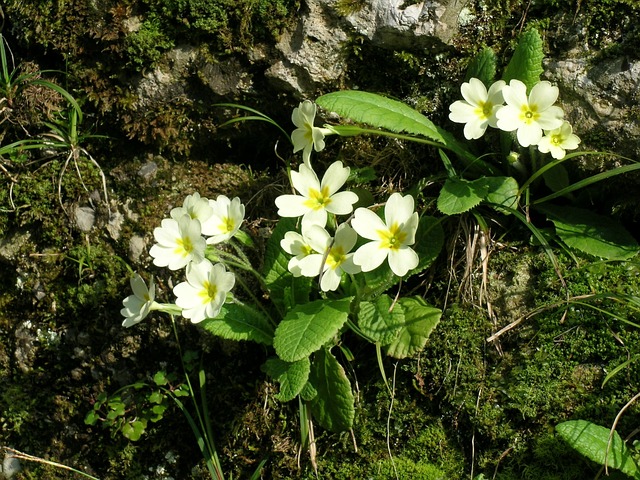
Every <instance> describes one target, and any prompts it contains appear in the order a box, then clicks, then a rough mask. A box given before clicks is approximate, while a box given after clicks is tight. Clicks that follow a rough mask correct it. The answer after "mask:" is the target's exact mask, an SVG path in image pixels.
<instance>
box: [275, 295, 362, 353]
mask: <svg viewBox="0 0 640 480" xmlns="http://www.w3.org/2000/svg"><path fill="white" fill-rule="evenodd" d="M351 300H352V297H347V298H343V299H341V300H316V301H314V302H310V303H306V304H302V305H298V306H297V307H295V308H293V309H292V310H290V311H289V312H288V313H287V315H286V316H285V317H284V318H283V319H282V321H281V322H280V324H279V325H278V327H277V328H276V332H275V337H274V339H273V346H274V348H275V349H276V354H277V355H278V357H280V358H281V359H282V360H284V361H285V362H297V361H298V360H301V359H303V358H305V357H308V356H309V355H311V354H312V353H313V352H316V351H318V350H319V349H320V347H322V345H324V344H325V343H326V342H328V341H329V340H330V339H331V338H333V337H334V336H335V335H336V334H337V333H338V331H339V330H340V329H341V328H342V326H343V325H344V323H345V322H346V321H347V317H348V316H349V310H350V304H351Z"/></svg>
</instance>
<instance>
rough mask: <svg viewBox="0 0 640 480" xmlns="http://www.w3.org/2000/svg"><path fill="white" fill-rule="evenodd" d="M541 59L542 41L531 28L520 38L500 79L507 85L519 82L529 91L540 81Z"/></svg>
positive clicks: (542, 56)
mask: <svg viewBox="0 0 640 480" xmlns="http://www.w3.org/2000/svg"><path fill="white" fill-rule="evenodd" d="M543 58H544V52H543V51H542V39H541V38H540V34H539V33H538V31H537V30H536V29H535V28H532V29H531V30H528V31H526V32H525V33H523V34H522V36H521V37H520V40H519V41H518V46H517V47H516V49H515V51H514V52H513V56H512V57H511V61H510V62H509V64H508V65H507V68H506V69H505V71H504V74H503V76H502V79H503V80H504V81H505V82H507V83H509V81H510V80H512V79H516V80H520V81H521V82H522V83H524V84H525V85H526V86H527V91H530V90H531V88H533V86H534V85H535V84H536V83H538V82H539V81H540V75H541V74H542V72H543V69H542V59H543Z"/></svg>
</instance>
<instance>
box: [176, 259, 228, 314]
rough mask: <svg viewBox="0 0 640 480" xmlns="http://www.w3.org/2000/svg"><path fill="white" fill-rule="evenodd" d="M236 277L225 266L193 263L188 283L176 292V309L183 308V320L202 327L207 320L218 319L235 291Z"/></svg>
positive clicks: (204, 262)
mask: <svg viewBox="0 0 640 480" xmlns="http://www.w3.org/2000/svg"><path fill="white" fill-rule="evenodd" d="M235 281H236V277H235V275H234V274H233V273H231V272H227V270H226V269H225V268H224V265H223V264H221V263H216V264H215V265H213V264H212V263H211V262H210V261H209V260H206V259H205V260H203V261H202V262H200V263H190V264H189V266H188V267H187V281H186V282H182V283H179V284H178V285H176V286H175V287H174V288H173V293H174V294H175V296H176V297H177V298H176V305H178V306H179V307H180V308H182V316H183V317H185V318H188V319H190V320H191V322H192V323H199V322H201V321H202V320H204V319H206V318H215V317H217V316H218V314H219V313H220V309H221V308H222V305H223V304H224V302H225V300H226V299H227V293H229V291H230V290H231V289H232V288H233V285H234V284H235Z"/></svg>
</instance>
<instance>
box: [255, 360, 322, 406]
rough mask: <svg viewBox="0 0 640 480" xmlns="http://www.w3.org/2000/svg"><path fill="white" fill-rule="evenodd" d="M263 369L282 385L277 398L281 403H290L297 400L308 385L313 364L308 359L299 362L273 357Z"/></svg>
mask: <svg viewBox="0 0 640 480" xmlns="http://www.w3.org/2000/svg"><path fill="white" fill-rule="evenodd" d="M263 369H264V371H265V372H266V373H267V375H269V376H270V377H271V378H273V379H274V380H275V381H277V382H278V383H279V384H280V392H278V393H277V394H276V395H275V397H276V398H277V399H278V400H280V401H281V402H288V401H290V400H293V399H294V398H296V397H297V396H298V395H299V394H300V392H301V391H302V389H303V388H304V386H305V385H306V384H307V381H308V380H309V371H310V369H311V363H310V361H309V358H308V357H305V358H303V359H302V360H298V361H297V362H285V361H284V360H281V359H279V358H277V357H272V358H269V359H267V361H266V362H265V363H264V366H263Z"/></svg>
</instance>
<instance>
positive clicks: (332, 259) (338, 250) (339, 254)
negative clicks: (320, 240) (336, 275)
mask: <svg viewBox="0 0 640 480" xmlns="http://www.w3.org/2000/svg"><path fill="white" fill-rule="evenodd" d="M345 258H346V255H345V254H344V248H342V247H333V248H332V249H331V250H329V254H328V255H327V265H329V268H331V269H332V270H335V269H336V268H338V267H339V266H340V265H342V263H343V262H344V261H345Z"/></svg>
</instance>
